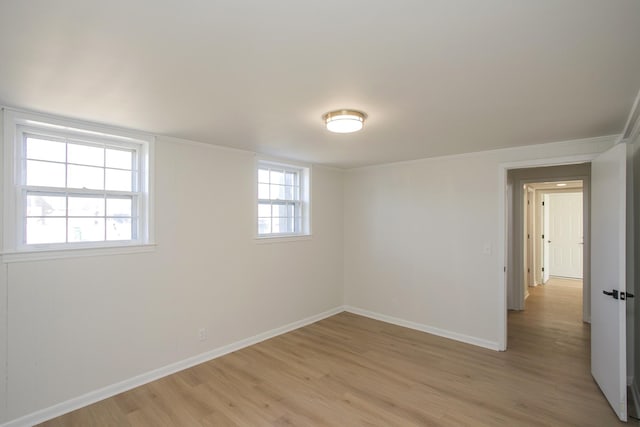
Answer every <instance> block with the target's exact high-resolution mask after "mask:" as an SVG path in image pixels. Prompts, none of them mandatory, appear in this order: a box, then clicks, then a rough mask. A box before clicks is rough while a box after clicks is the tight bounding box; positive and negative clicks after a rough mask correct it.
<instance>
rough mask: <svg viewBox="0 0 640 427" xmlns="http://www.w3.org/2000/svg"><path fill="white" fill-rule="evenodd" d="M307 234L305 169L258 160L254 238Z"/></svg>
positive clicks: (307, 188) (307, 193) (307, 173)
mask: <svg viewBox="0 0 640 427" xmlns="http://www.w3.org/2000/svg"><path fill="white" fill-rule="evenodd" d="M308 234H309V168H306V167H299V166H294V165H288V164H282V163H273V162H268V161H263V160H260V161H258V237H282V236H296V235H308Z"/></svg>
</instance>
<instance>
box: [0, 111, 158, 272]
mask: <svg viewBox="0 0 640 427" xmlns="http://www.w3.org/2000/svg"><path fill="white" fill-rule="evenodd" d="M2 117H3V132H2V135H3V144H4V151H3V154H4V162H3V163H4V177H3V178H4V188H3V191H4V195H3V200H4V210H3V227H2V229H3V239H2V242H3V252H2V259H3V261H4V262H12V261H23V260H30V259H47V258H58V257H67V256H87V255H99V254H102V253H106V252H108V253H130V252H138V251H148V250H150V247H151V246H153V222H152V212H153V209H152V197H151V177H152V175H151V173H150V172H151V167H152V164H153V145H154V140H155V138H154V137H153V136H152V135H149V134H145V133H142V132H135V131H130V130H123V129H119V128H114V127H110V126H104V125H98V124H93V123H87V122H81V121H77V120H71V119H65V118H61V117H54V116H49V115H46V114H40V113H33V112H27V111H21V110H13V109H8V108H3V115H2ZM25 135H36V136H42V137H45V138H52V139H56V140H61V139H64V140H69V142H71V143H74V144H87V145H98V146H105V147H116V148H117V147H120V148H128V149H132V150H134V151H135V153H136V154H135V156H136V163H137V165H136V166H137V169H138V171H137V173H136V174H135V177H136V178H135V179H136V180H137V186H136V188H134V189H133V191H130V192H119V191H93V190H84V189H74V190H71V189H67V188H49V187H35V186H27V185H26V182H25V180H24V173H25V170H26V169H25V167H24V165H23V163H22V162H23V157H24V156H23V149H24V138H25ZM34 191H35V192H43V193H50V194H51V195H55V194H69V195H83V194H84V195H95V194H97V193H103V194H105V195H110V196H114V197H117V196H118V195H120V196H130V197H132V201H134V202H133V206H132V210H133V212H132V214H134V212H135V216H136V217H137V224H136V229H135V233H133V234H134V235H132V239H131V240H118V241H106V240H105V241H97V242H67V243H51V244H27V243H26V241H25V236H24V231H25V224H26V223H25V221H26V212H25V210H24V209H25V206H26V195H27V192H34ZM105 214H106V213H105Z"/></svg>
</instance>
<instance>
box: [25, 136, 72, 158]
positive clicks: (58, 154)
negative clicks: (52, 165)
mask: <svg viewBox="0 0 640 427" xmlns="http://www.w3.org/2000/svg"><path fill="white" fill-rule="evenodd" d="M65 157H66V147H65V143H64V142H58V141H51V140H48V139H39V138H33V137H30V136H28V137H27V158H29V159H38V160H50V161H52V162H64V161H65Z"/></svg>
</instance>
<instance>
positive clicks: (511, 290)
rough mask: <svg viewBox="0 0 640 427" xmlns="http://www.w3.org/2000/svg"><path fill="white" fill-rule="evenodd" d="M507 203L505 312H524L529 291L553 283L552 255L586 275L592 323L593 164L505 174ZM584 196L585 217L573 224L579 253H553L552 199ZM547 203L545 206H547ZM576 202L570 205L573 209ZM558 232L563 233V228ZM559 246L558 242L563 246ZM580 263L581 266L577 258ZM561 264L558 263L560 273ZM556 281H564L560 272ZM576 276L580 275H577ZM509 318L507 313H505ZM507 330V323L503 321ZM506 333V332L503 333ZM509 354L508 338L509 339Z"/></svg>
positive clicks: (586, 317) (585, 302) (587, 307)
mask: <svg viewBox="0 0 640 427" xmlns="http://www.w3.org/2000/svg"><path fill="white" fill-rule="evenodd" d="M506 175H507V176H506V184H507V185H506V187H507V195H506V196H507V197H506V198H507V200H508V203H507V204H506V206H505V210H506V217H507V226H508V230H507V235H506V239H505V240H506V242H507V246H508V250H507V253H506V254H505V258H506V269H505V270H506V277H505V279H506V283H507V286H506V288H507V295H506V299H507V308H508V309H509V310H524V307H525V299H526V298H527V296H528V293H529V287H530V286H536V285H540V284H543V283H545V282H547V281H548V280H549V277H550V274H549V273H550V268H549V266H550V264H551V255H552V254H553V255H555V256H556V260H558V261H559V260H560V257H561V256H568V255H567V253H569V252H570V253H571V254H572V255H571V259H572V260H573V261H574V268H576V267H575V264H577V266H578V267H577V268H580V270H581V271H582V281H583V291H582V292H583V295H582V300H583V304H582V305H583V314H582V319H583V321H585V322H589V321H590V291H591V288H590V271H589V270H590V269H589V257H590V245H589V232H590V230H589V226H590V222H589V215H590V202H589V194H590V190H589V189H590V177H591V165H590V163H587V162H585V163H580V164H570V165H555V166H547V167H529V168H514V169H508V170H506ZM569 192H573V193H576V192H578V193H579V192H582V197H581V198H582V203H581V206H582V216H581V218H577V219H574V220H568V221H573V222H574V224H573V225H572V227H573V229H574V230H573V231H574V234H575V233H578V236H579V237H580V238H584V239H581V240H579V241H576V242H574V243H575V245H576V246H579V249H577V250H574V249H573V248H572V250H571V251H569V252H567V251H554V246H556V249H559V246H557V245H554V243H553V240H552V239H550V238H549V236H550V232H551V230H550V229H549V228H551V227H553V225H552V224H551V223H550V222H549V221H547V224H546V225H545V224H544V221H543V218H544V217H545V216H546V217H547V218H549V215H550V212H549V207H550V204H551V203H549V197H551V195H553V194H564V193H569ZM543 202H544V204H543ZM575 203H576V200H573V201H571V202H568V204H574V205H575ZM557 225H558V227H556V228H562V227H561V225H560V224H557ZM559 243H560V242H559ZM577 257H579V258H580V259H579V261H578V262H575V261H576V258H577ZM560 264H561V263H556V267H557V266H558V265H560ZM559 273H561V274H558V276H563V275H566V274H567V273H566V272H562V271H559ZM577 275H578V276H579V275H580V274H577ZM505 316H506V313H505ZM504 321H505V324H506V318H505V319H504ZM505 332H506V331H505ZM504 344H505V349H506V344H507V343H506V337H505V343H504Z"/></svg>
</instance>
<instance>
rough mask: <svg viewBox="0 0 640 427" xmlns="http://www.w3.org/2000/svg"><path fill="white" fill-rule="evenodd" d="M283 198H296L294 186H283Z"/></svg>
mask: <svg viewBox="0 0 640 427" xmlns="http://www.w3.org/2000/svg"><path fill="white" fill-rule="evenodd" d="M284 198H285V199H287V200H297V199H298V197H297V195H296V187H290V186H286V187H284Z"/></svg>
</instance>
